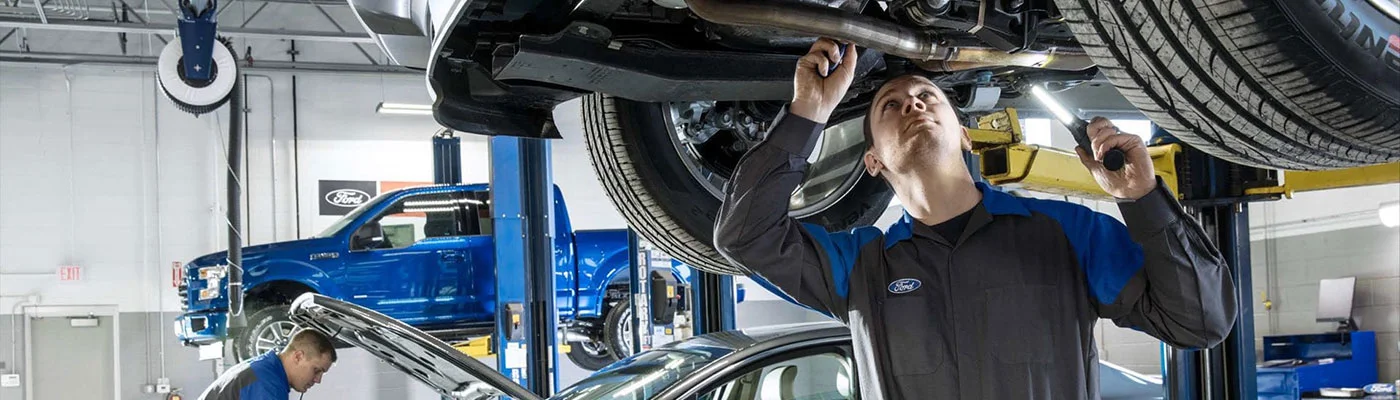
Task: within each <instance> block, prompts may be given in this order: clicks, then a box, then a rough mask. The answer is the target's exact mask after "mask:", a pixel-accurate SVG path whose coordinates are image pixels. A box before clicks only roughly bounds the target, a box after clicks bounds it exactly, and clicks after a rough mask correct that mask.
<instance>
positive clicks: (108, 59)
mask: <svg viewBox="0 0 1400 400" xmlns="http://www.w3.org/2000/svg"><path fill="white" fill-rule="evenodd" d="M156 60H157V58H156V57H138V56H115V55H99V54H75V53H45V52H19V51H0V64H21V65H24V64H29V65H33V64H40V65H63V66H76V65H89V66H94V67H104V66H117V67H129V68H132V69H138V70H143V71H154V70H155V66H156ZM238 68H239V71H240V72H253V71H275V72H298V71H300V72H316V73H352V74H407V75H422V74H423V71H421V70H415V69H410V68H407V67H401V66H396V65H369V64H343V63H318V62H303V61H296V62H291V61H255V62H252V63H249V62H247V61H244V60H239V61H238Z"/></svg>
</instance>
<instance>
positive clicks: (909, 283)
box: [890, 278, 924, 294]
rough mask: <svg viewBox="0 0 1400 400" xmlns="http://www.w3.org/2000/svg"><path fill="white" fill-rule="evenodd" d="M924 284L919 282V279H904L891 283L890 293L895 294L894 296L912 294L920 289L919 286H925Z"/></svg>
mask: <svg viewBox="0 0 1400 400" xmlns="http://www.w3.org/2000/svg"><path fill="white" fill-rule="evenodd" d="M923 284H924V283H923V282H919V280H918V279H914V278H904V279H900V280H897V281H894V282H890V293H894V294H904V293H909V292H912V291H914V290H916V289H918V288H919V286H923Z"/></svg>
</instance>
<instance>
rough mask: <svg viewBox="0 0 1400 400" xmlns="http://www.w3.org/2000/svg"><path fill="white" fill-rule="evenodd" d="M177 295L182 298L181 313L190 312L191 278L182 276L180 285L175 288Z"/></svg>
mask: <svg viewBox="0 0 1400 400" xmlns="http://www.w3.org/2000/svg"><path fill="white" fill-rule="evenodd" d="M175 294H176V295H178V296H180V311H189V310H190V284H189V276H187V275H182V276H180V284H179V285H176V286H175Z"/></svg>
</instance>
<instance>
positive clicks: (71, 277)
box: [58, 266, 83, 282]
mask: <svg viewBox="0 0 1400 400" xmlns="http://www.w3.org/2000/svg"><path fill="white" fill-rule="evenodd" d="M80 280H83V267H79V266H63V267H58V281H59V282H77V281H80Z"/></svg>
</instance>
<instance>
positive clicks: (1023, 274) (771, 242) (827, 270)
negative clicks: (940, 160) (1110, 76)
mask: <svg viewBox="0 0 1400 400" xmlns="http://www.w3.org/2000/svg"><path fill="white" fill-rule="evenodd" d="M823 128H824V126H823V125H821V124H818V123H815V122H812V121H810V120H807V119H804V118H801V117H798V116H794V115H791V114H785V115H782V116H780V117H779V119H778V122H777V123H775V124H774V126H773V128H772V129H771V130H770V131H769V135H768V138H767V139H765V141H764V142H763V143H761V144H759V145H758V146H755V147H754V148H753V150H752V151H750V152H749V154H748V155H746V156H744V159H743V161H742V162H740V163H739V166H738V168H737V169H736V171H735V173H734V175H733V177H732V179H731V181H730V183H729V185H728V187H727V191H726V193H725V199H724V204H723V206H722V207H721V208H720V212H719V216H718V220H717V221H716V224H715V235H714V236H715V247H716V248H717V249H719V251H720V254H723V255H724V256H725V257H726V258H728V259H729V260H730V261H731V262H733V263H734V264H735V265H738V266H741V267H742V268H744V269H745V270H746V272H747V273H748V274H749V276H751V277H753V278H754V280H755V281H757V282H758V283H759V284H760V285H763V286H764V287H766V288H768V289H769V290H772V291H774V292H775V293H778V295H779V296H782V297H784V298H786V299H788V300H790V301H794V302H796V303H800V304H802V305H805V306H807V307H810V308H812V309H815V310H817V311H819V312H823V313H826V314H827V315H830V316H832V317H834V318H837V319H840V320H841V321H842V322H844V323H845V324H846V326H848V327H850V329H851V339H852V345H853V347H854V356H855V357H854V358H855V363H856V369H857V372H858V374H857V375H858V377H859V379H857V383H858V384H859V389H860V392H861V395H862V396H861V397H862V398H864V399H870V400H875V399H1097V398H1099V382H1098V371H1099V365H1098V354H1097V352H1096V351H1095V346H1094V336H1093V332H1094V325H1095V324H1097V323H1098V321H1099V319H1101V318H1102V319H1109V320H1112V321H1113V323H1114V324H1117V325H1118V326H1122V327H1131V328H1133V329H1137V330H1139V331H1142V332H1146V333H1147V334H1149V335H1152V336H1153V337H1156V338H1157V339H1161V340H1162V341H1163V342H1166V343H1167V344H1170V345H1172V346H1176V347H1181V348H1204V347H1210V346H1213V345H1215V344H1216V343H1219V342H1220V341H1222V340H1224V338H1225V336H1226V335H1227V334H1228V333H1229V331H1230V329H1231V327H1232V325H1233V322H1234V320H1235V313H1236V306H1237V305H1236V302H1235V289H1234V283H1233V282H1232V281H1231V280H1230V275H1229V271H1228V268H1227V267H1226V264H1225V261H1224V259H1223V258H1222V257H1221V255H1220V252H1219V251H1217V250H1216V249H1215V247H1214V246H1213V245H1212V244H1211V242H1210V240H1209V238H1208V237H1207V236H1206V234H1205V232H1204V231H1203V230H1202V229H1201V227H1200V225H1198V224H1197V223H1196V222H1195V221H1194V220H1193V219H1192V218H1191V217H1190V216H1189V215H1187V214H1186V213H1185V211H1184V210H1182V208H1181V205H1180V204H1178V203H1177V201H1176V198H1175V196H1174V195H1172V193H1171V192H1170V191H1168V190H1167V189H1166V187H1165V186H1164V185H1163V184H1162V183H1161V182H1160V180H1159V181H1158V185H1157V188H1156V189H1155V190H1153V191H1152V192H1151V193H1148V194H1147V195H1146V196H1144V197H1143V198H1141V199H1138V200H1136V201H1130V202H1122V203H1119V204H1118V208H1119V210H1120V211H1122V213H1123V220H1124V221H1125V222H1126V226H1125V224H1124V223H1123V222H1119V221H1118V220H1116V219H1113V218H1112V217H1109V216H1107V215H1104V214H1101V213H1098V212H1094V211H1093V210H1090V209H1089V208H1086V207H1084V206H1082V205H1078V204H1073V203H1069V202H1064V201H1057V200H1041V199H1030V198H1018V197H1014V196H1012V195H1010V194H1007V193H1005V192H1002V191H1000V190H998V189H997V188H994V187H991V186H987V185H985V184H980V183H979V184H977V190H979V191H981V193H982V201H981V202H980V203H978V204H977V206H975V207H973V209H972V210H971V211H970V212H969V213H967V214H966V221H964V222H957V223H956V224H960V225H962V227H961V229H954V227H953V226H949V227H946V231H947V232H959V231H960V232H959V234H956V235H948V237H953V236H957V237H958V238H959V239H961V240H949V239H947V238H945V237H944V236H945V235H944V234H940V233H936V232H935V228H932V227H928V226H926V225H923V224H921V223H918V222H917V221H914V220H913V219H912V218H910V217H909V215H908V214H905V216H904V218H902V219H901V220H900V221H898V222H896V223H895V224H894V225H893V226H890V227H889V228H888V229H887V230H885V231H881V230H880V229H878V228H875V227H868V226H867V227H858V228H855V229H853V230H850V231H845V232H828V231H826V230H825V229H823V228H822V227H821V226H818V225H812V224H803V223H800V222H798V221H797V220H795V219H793V218H791V217H789V216H788V198H789V197H790V195H791V194H792V192H793V190H794V189H796V188H797V186H798V185H799V184H801V182H802V180H803V174H804V171H805V170H806V168H807V157H808V155H810V154H811V153H812V150H813V148H814V147H815V146H816V139H817V137H818V134H819V133H820V132H821V131H822V129H823ZM960 219H961V218H960ZM936 229H937V230H940V231H942V230H945V228H943V227H939V228H936Z"/></svg>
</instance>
